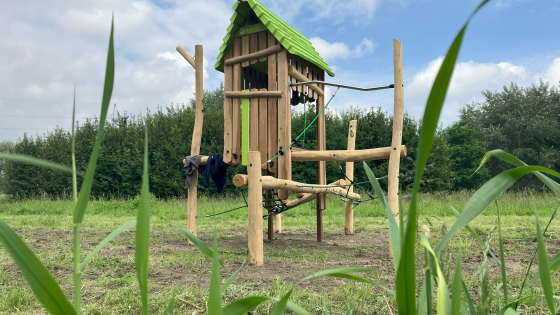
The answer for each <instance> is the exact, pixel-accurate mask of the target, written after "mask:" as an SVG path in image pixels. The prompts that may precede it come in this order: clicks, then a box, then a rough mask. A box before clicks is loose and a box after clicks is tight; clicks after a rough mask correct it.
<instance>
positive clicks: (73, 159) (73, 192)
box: [72, 85, 78, 202]
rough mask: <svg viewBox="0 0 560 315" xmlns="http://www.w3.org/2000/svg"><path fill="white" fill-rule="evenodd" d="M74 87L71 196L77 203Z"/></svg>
mask: <svg viewBox="0 0 560 315" xmlns="http://www.w3.org/2000/svg"><path fill="white" fill-rule="evenodd" d="M75 129H76V86H75V85H74V102H73V104H72V196H73V197H74V202H77V201H78V180H77V178H76V133H75Z"/></svg>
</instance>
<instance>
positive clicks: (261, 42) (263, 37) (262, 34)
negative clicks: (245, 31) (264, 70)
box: [258, 32, 268, 61]
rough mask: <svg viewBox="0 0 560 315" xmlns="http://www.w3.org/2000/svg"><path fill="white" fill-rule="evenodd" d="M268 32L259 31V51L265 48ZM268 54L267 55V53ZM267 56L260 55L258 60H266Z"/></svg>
mask: <svg viewBox="0 0 560 315" xmlns="http://www.w3.org/2000/svg"><path fill="white" fill-rule="evenodd" d="M267 33H268V32H259V33H258V34H259V51H263V50H265V49H266V47H267V46H266V38H267ZM267 56H268V55H267ZM267 56H264V57H260V58H259V61H266V58H267Z"/></svg>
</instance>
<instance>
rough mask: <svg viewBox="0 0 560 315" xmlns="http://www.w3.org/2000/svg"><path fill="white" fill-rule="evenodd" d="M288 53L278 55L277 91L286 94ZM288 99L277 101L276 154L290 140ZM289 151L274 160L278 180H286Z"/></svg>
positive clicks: (283, 196) (284, 192) (284, 193)
mask: <svg viewBox="0 0 560 315" xmlns="http://www.w3.org/2000/svg"><path fill="white" fill-rule="evenodd" d="M288 62H289V60H288V52H287V51H286V49H282V51H281V52H279V53H278V70H277V71H278V89H279V90H285V91H286V93H287V92H288V91H289V83H290V82H289V80H290V78H289V76H288ZM290 118H291V117H290V98H289V97H283V98H279V99H278V145H277V149H276V152H279V151H280V150H284V149H285V148H286V147H287V146H288V145H289V144H290V140H288V139H287V135H288V133H287V129H288V128H289V126H288V121H289V120H291V119H290ZM289 152H290V150H286V152H284V154H283V155H280V156H279V157H278V158H277V159H276V162H277V163H276V164H278V178H281V179H288V173H287V167H286V165H287V163H288V154H289ZM278 196H279V198H280V199H282V200H284V199H286V198H288V191H287V190H279V191H278Z"/></svg>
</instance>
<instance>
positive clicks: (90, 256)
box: [78, 220, 136, 272]
mask: <svg viewBox="0 0 560 315" xmlns="http://www.w3.org/2000/svg"><path fill="white" fill-rule="evenodd" d="M135 225H136V220H132V221H129V222H126V223H125V224H123V225H121V226H119V227H118V228H116V229H115V230H114V231H113V232H111V234H109V235H107V237H105V238H104V239H103V240H102V241H101V242H99V244H97V246H95V248H94V249H93V250H92V251H91V252H90V253H89V254H88V255H87V256H86V259H84V261H83V262H82V263H81V264H80V265H79V268H78V270H79V271H80V272H81V271H83V270H84V268H85V267H86V266H87V264H89V262H90V261H91V260H92V259H93V257H95V255H96V254H97V253H99V251H100V250H101V249H102V248H103V247H105V245H107V244H108V243H109V242H110V241H112V240H113V239H114V238H115V237H116V236H117V235H119V234H121V233H122V232H124V231H126V230H128V229H130V228H131V227H133V226H135Z"/></svg>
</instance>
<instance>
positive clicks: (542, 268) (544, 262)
mask: <svg viewBox="0 0 560 315" xmlns="http://www.w3.org/2000/svg"><path fill="white" fill-rule="evenodd" d="M535 217H536V219H537V249H538V257H539V272H540V276H541V286H542V289H543V293H544V298H545V300H546V304H547V305H548V309H549V310H550V313H551V314H554V298H553V295H554V291H553V289H552V276H551V275H550V265H549V264H548V254H547V253H546V246H545V245H544V237H543V233H542V230H541V224H540V222H539V215H538V214H537V212H535Z"/></svg>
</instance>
